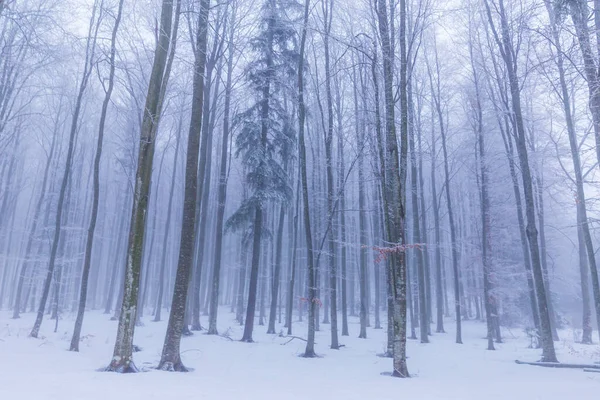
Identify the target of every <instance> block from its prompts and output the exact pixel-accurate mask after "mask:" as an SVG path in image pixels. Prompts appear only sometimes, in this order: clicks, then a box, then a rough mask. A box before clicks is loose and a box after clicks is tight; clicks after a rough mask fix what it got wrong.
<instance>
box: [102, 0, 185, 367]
mask: <svg viewBox="0 0 600 400" xmlns="http://www.w3.org/2000/svg"><path fill="white" fill-rule="evenodd" d="M173 1H174V0H163V1H162V6H161V14H160V25H159V28H158V40H157V41H156V48H155V50H154V61H153V63H152V73H151V75H150V81H149V82H148V92H147V95H146V104H145V107H144V114H143V119H142V126H141V131H140V145H139V152H138V159H137V171H136V175H135V177H136V179H135V184H134V189H133V193H134V194H133V208H132V211H131V224H130V228H129V239H128V245H127V259H126V263H125V279H124V282H123V300H122V305H121V312H120V315H119V326H118V329H117V338H116V340H115V348H114V352H113V357H112V359H111V362H110V364H109V366H108V367H107V368H106V370H107V371H114V372H120V373H130V372H138V369H137V367H136V366H135V363H134V362H133V334H134V332H135V322H136V313H137V302H138V293H139V287H140V271H141V266H142V255H143V247H144V238H145V235H146V217H147V212H148V200H149V194H150V186H151V182H152V179H151V178H152V165H153V161H154V147H155V140H156V133H157V131H158V124H159V122H160V116H161V110H162V103H163V99H164V96H165V91H166V87H167V83H168V80H169V75H170V72H171V65H172V64H171V63H172V60H173V57H172V55H173V54H174V52H175V43H176V38H177V28H178V25H179V10H180V7H181V4H180V0H177V6H176V9H175V13H174V12H173ZM173 14H175V18H173ZM169 50H170V51H171V53H169Z"/></svg>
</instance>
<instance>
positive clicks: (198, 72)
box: [158, 0, 210, 372]
mask: <svg viewBox="0 0 600 400" xmlns="http://www.w3.org/2000/svg"><path fill="white" fill-rule="evenodd" d="M209 8H210V0H203V1H202V2H201V3H200V13H199V16H198V18H199V19H198V31H197V36H196V51H197V52H198V53H197V55H196V57H195V64H194V90H193V100H192V116H191V120H190V131H189V134H188V143H187V154H186V163H185V192H184V199H183V222H182V224H181V240H180V243H179V260H178V263H177V273H176V276H175V288H174V290H173V300H172V301H171V312H170V314H169V323H168V325H167V333H166V335H165V343H164V346H163V351H162V355H161V359H160V362H159V363H158V369H162V370H164V371H181V372H187V368H186V367H185V366H184V365H183V363H182V362H181V354H180V350H179V346H180V343H181V335H182V332H183V329H184V318H185V309H186V304H187V295H188V288H189V282H190V277H191V272H192V260H193V255H194V239H195V235H194V232H195V231H196V229H195V226H194V225H195V221H196V213H197V212H198V210H197V208H196V202H197V196H198V188H197V186H196V185H197V184H198V168H197V166H198V157H199V153H200V129H201V126H202V118H205V117H206V116H205V115H203V112H202V111H203V106H204V101H205V99H204V68H205V64H206V46H207V42H208V13H209ZM200 195H202V192H200Z"/></svg>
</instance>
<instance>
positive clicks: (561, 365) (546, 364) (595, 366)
mask: <svg viewBox="0 0 600 400" xmlns="http://www.w3.org/2000/svg"><path fill="white" fill-rule="evenodd" d="M515 362H516V363H517V364H525V365H535V366H538V367H548V368H583V369H594V370H598V372H600V365H598V364H565V363H554V362H541V361H540V362H526V361H519V360H515Z"/></svg>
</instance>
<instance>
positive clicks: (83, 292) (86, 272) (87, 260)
mask: <svg viewBox="0 0 600 400" xmlns="http://www.w3.org/2000/svg"><path fill="white" fill-rule="evenodd" d="M123 2H124V0H119V6H118V10H117V15H116V17H115V24H114V25H113V30H112V36H111V42H110V71H109V74H108V87H107V89H106V93H105V95H104V101H103V103H102V111H101V112H100V124H99V127H98V142H97V144H96V157H95V158H94V194H93V196H94V198H93V200H92V215H91V218H90V225H89V228H88V235H87V241H86V244H85V255H84V261H83V271H82V277H81V288H80V292H79V306H78V308H77V318H76V319H75V328H74V330H73V336H72V338H71V346H70V348H69V350H71V351H79V339H80V336H81V328H82V326H83V315H84V313H85V304H86V301H87V290H88V279H89V276H90V268H91V265H92V250H93V244H94V233H95V232H96V220H97V219H98V203H99V200H100V159H101V157H102V144H103V142H104V126H105V124H106V115H107V113H108V104H109V102H110V98H111V96H112V91H113V88H114V83H115V57H116V52H117V33H118V31H119V24H120V23H121V15H122V13H123Z"/></svg>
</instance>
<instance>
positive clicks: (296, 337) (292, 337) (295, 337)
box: [281, 336, 308, 346]
mask: <svg viewBox="0 0 600 400" xmlns="http://www.w3.org/2000/svg"><path fill="white" fill-rule="evenodd" d="M282 337H283V338H286V339H287V338H290V340H288V341H287V342H285V343H281V345H282V346H283V345H286V344H288V343H289V342H291V341H292V340H294V339H298V340H302V341H304V342H308V340H306V339H304V338H301V337H299V336H282Z"/></svg>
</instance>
